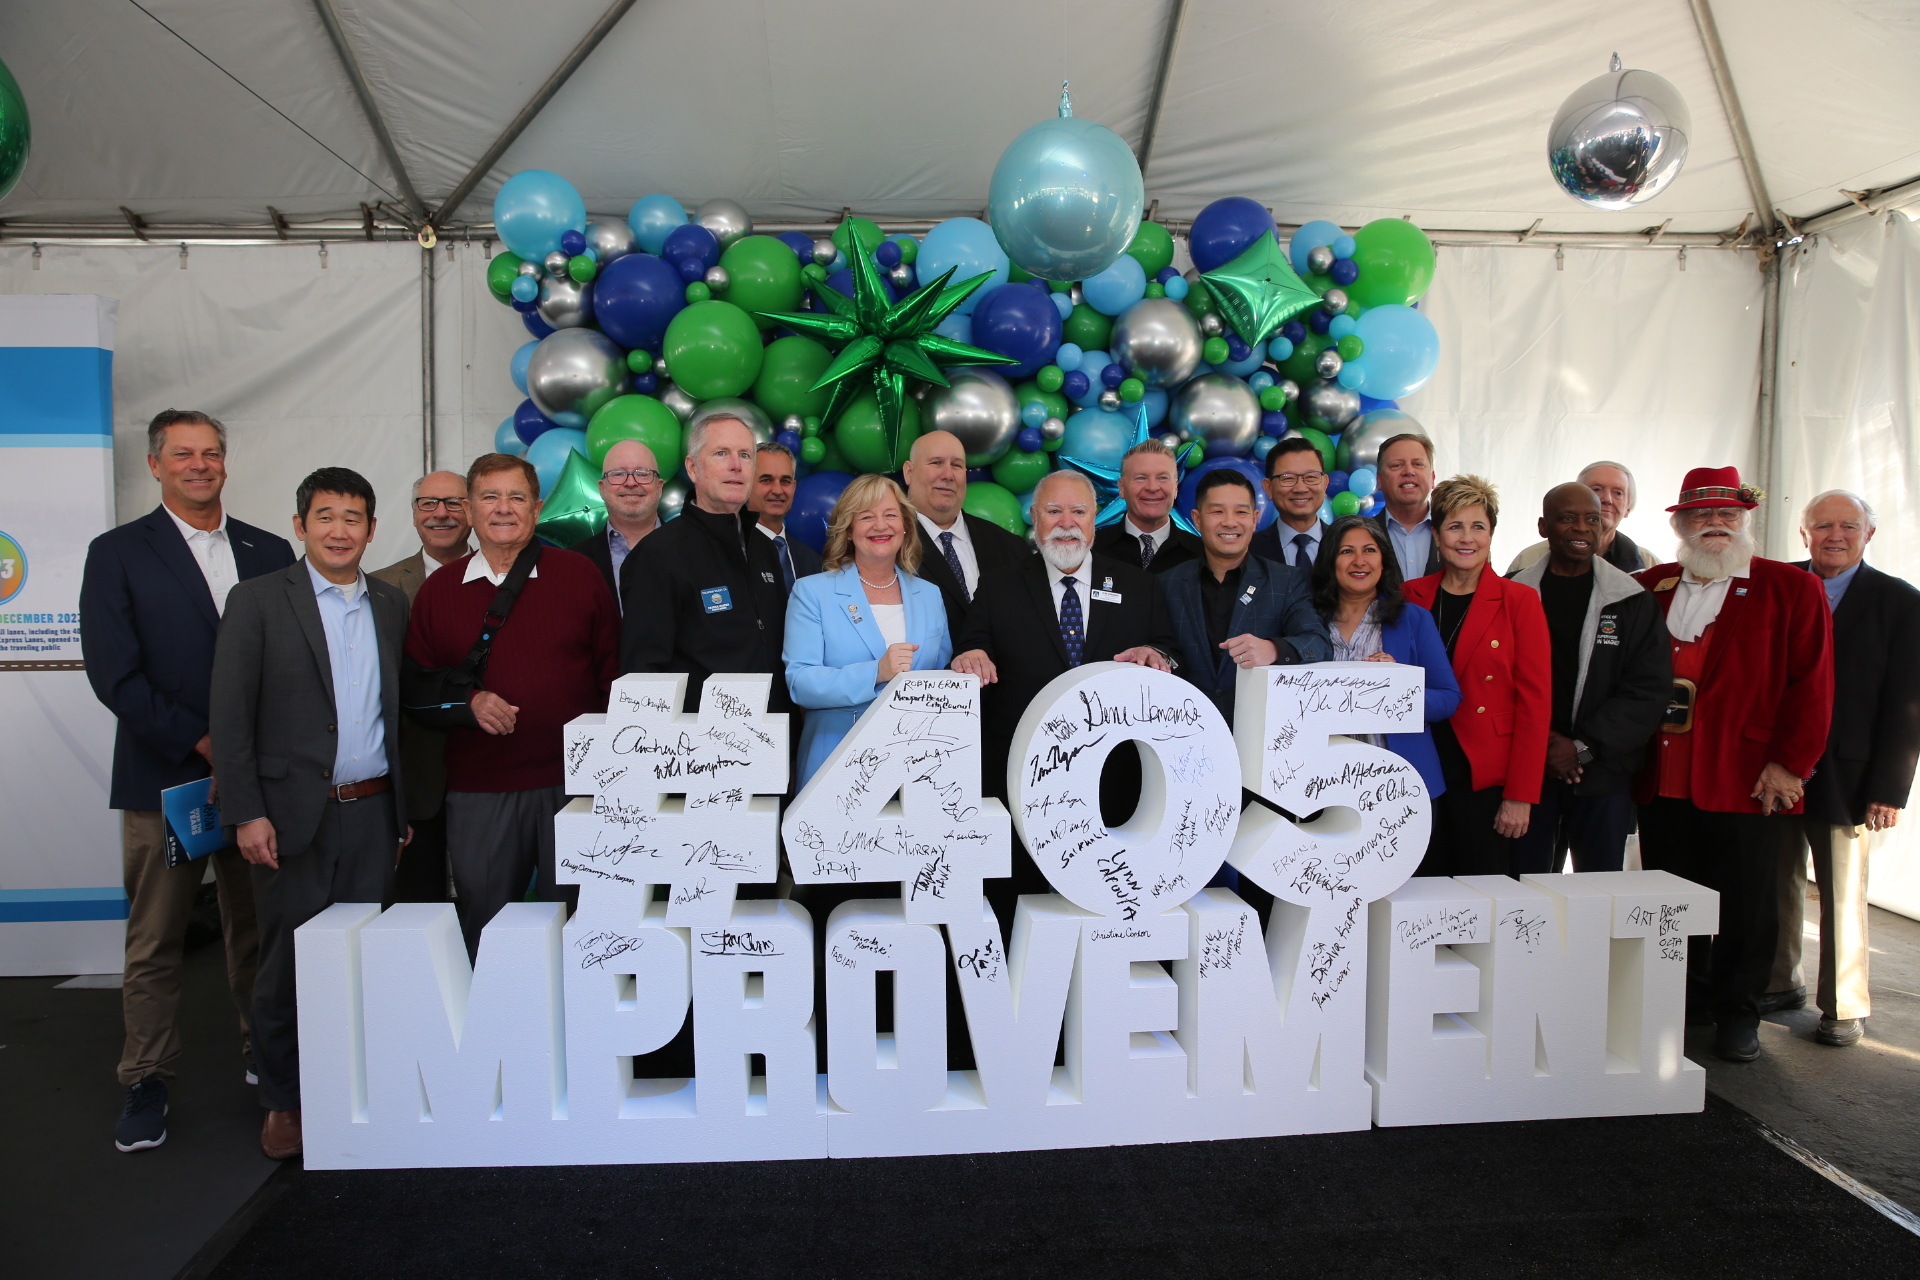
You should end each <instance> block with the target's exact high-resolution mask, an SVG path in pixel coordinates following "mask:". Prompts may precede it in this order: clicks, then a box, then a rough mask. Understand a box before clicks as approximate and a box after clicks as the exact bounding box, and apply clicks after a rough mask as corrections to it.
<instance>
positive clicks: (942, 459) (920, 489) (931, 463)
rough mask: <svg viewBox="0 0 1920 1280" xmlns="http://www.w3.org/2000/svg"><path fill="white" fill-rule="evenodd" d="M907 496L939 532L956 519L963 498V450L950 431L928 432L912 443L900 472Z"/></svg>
mask: <svg viewBox="0 0 1920 1280" xmlns="http://www.w3.org/2000/svg"><path fill="white" fill-rule="evenodd" d="M900 474H901V475H902V476H903V477H905V479H906V482H907V497H908V498H910V499H912V500H913V505H914V506H915V507H917V508H919V510H920V512H921V514H922V515H925V516H926V517H927V518H928V519H929V520H932V521H933V522H934V523H935V524H936V525H939V526H940V527H941V528H942V529H947V528H951V527H952V526H953V522H954V521H955V520H958V519H959V518H960V504H961V502H963V501H964V500H965V499H966V496H967V450H966V447H965V446H964V445H962V444H961V443H960V437H958V436H956V435H954V434H953V432H951V431H929V432H927V434H925V435H923V436H921V437H920V438H919V439H918V440H915V441H914V442H913V451H912V452H911V453H909V454H908V455H907V465H906V466H904V467H902V468H901V469H900Z"/></svg>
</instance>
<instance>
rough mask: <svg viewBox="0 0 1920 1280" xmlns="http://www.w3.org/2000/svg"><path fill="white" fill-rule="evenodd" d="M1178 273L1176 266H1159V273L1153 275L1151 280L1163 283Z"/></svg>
mask: <svg viewBox="0 0 1920 1280" xmlns="http://www.w3.org/2000/svg"><path fill="white" fill-rule="evenodd" d="M1179 274H1180V271H1179V269H1178V268H1176V267H1162V268H1160V274H1159V275H1157V276H1155V277H1154V278H1153V281H1154V283H1155V284H1165V283H1166V282H1167V281H1169V280H1171V279H1173V278H1174V277H1175V276H1177V275H1179Z"/></svg>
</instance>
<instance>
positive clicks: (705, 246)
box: [660, 222, 720, 275]
mask: <svg viewBox="0 0 1920 1280" xmlns="http://www.w3.org/2000/svg"><path fill="white" fill-rule="evenodd" d="M660 256H661V257H663V258H665V259H666V260H667V261H668V262H671V263H673V264H674V265H675V266H680V265H681V264H682V263H684V262H689V261H691V262H698V263H699V264H700V271H701V274H702V275H704V274H706V269H707V268H708V267H711V266H714V265H716V264H717V263H718V262H719V261H720V242H719V241H718V240H716V239H714V237H713V232H711V231H709V230H707V229H706V228H705V227H703V226H701V225H700V224H699V223H697V222H689V223H687V224H686V225H685V226H684V227H675V228H674V229H673V230H672V231H670V232H668V233H667V242H666V243H665V244H663V245H661V246H660ZM684 271H685V269H684V268H682V274H684Z"/></svg>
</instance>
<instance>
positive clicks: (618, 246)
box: [587, 221, 640, 271]
mask: <svg viewBox="0 0 1920 1280" xmlns="http://www.w3.org/2000/svg"><path fill="white" fill-rule="evenodd" d="M587 248H589V249H591V250H593V251H594V253H595V254H597V255H598V256H599V258H600V269H601V270H602V271H605V270H606V269H607V264H608V263H610V262H618V261H619V260H620V259H621V258H624V257H626V256H627V255H628V254H630V253H638V252H640V237H639V236H636V235H635V234H633V228H632V227H630V226H628V225H627V224H626V223H625V222H617V221H616V222H589V223H588V224H587Z"/></svg>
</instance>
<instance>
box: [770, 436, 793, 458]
mask: <svg viewBox="0 0 1920 1280" xmlns="http://www.w3.org/2000/svg"><path fill="white" fill-rule="evenodd" d="M773 439H774V443H776V444H783V445H785V446H786V447H787V449H788V450H789V451H790V452H791V453H793V454H795V455H796V456H798V454H799V452H800V433H799V432H798V431H782V432H781V433H780V434H779V435H777V436H775V437H774V438H773Z"/></svg>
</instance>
